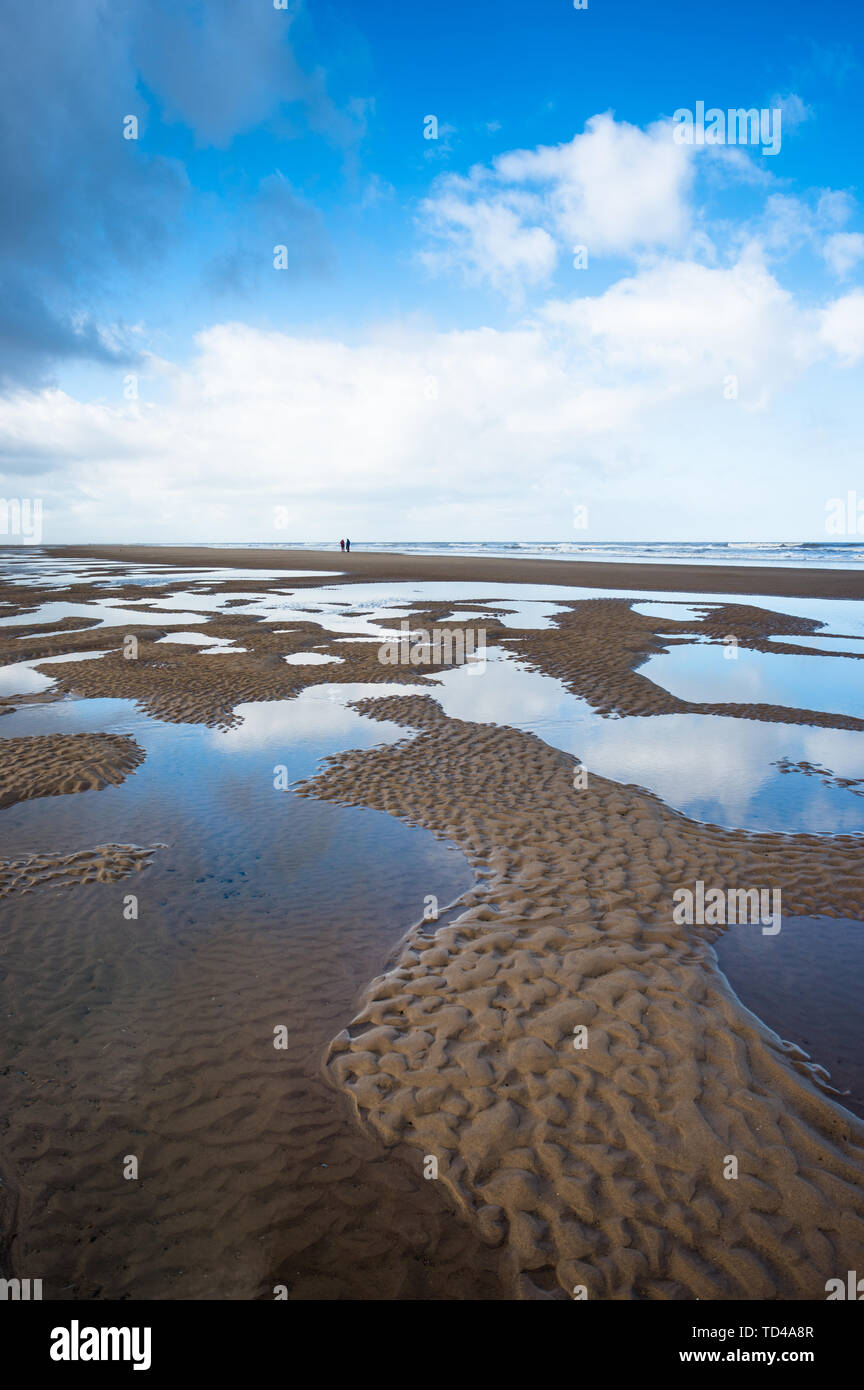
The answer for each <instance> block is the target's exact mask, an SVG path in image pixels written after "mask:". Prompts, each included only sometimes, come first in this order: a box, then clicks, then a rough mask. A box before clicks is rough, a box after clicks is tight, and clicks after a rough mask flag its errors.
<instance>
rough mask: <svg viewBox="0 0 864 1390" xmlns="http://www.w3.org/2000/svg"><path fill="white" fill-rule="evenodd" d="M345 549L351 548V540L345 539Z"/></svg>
mask: <svg viewBox="0 0 864 1390" xmlns="http://www.w3.org/2000/svg"><path fill="white" fill-rule="evenodd" d="M345 549H346V550H350V549H351V542H350V541H348V540H346V542H345Z"/></svg>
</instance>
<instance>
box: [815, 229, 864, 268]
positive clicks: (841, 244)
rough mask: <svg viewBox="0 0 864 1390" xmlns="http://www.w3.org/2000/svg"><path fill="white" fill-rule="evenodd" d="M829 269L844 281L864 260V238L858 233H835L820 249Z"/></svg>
mask: <svg viewBox="0 0 864 1390" xmlns="http://www.w3.org/2000/svg"><path fill="white" fill-rule="evenodd" d="M822 255H823V256H824V257H825V261H826V264H827V265H828V267H829V269H830V270H832V271H833V272H834V274H835V275H836V276H837V277H838V278H839V279H841V280H842V279H844V278H845V277H846V276H847V275H848V274H849V272H850V271H851V270H854V269H855V266H856V265H857V264H858V262H859V261H860V260H862V259H864V236H862V235H861V233H860V232H835V233H834V235H833V236H829V237H828V239H827V241H826V242H825V245H824V246H823V247H822Z"/></svg>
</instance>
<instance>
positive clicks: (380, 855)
mask: <svg viewBox="0 0 864 1390" xmlns="http://www.w3.org/2000/svg"><path fill="white" fill-rule="evenodd" d="M396 689H398V688H397V687H392V686H385V687H370V686H368V685H364V686H358V687H356V688H354V687H352V688H351V690H350V692H349V693H350V694H351V695H353V696H355V697H359V696H361V695H365V694H373V693H376V694H377V693H388V692H389V693H394V692H395V690H396ZM238 713H239V714H240V715H241V718H242V722H241V723H240V724H239V725H237V726H236V727H235V728H232V729H231V730H228V731H220V730H214V729H208V728H204V727H201V726H189V725H179V726H178V725H172V724H166V723H161V722H160V721H159V720H157V719H153V718H150V717H148V716H146V715H143V714H141V713H140V712H138V711H137V710H135V708H134V707H133V705H132V704H131V702H129V701H124V700H81V701H75V700H65V701H62V702H60V703H57V704H53V705H50V706H30V707H22V708H21V709H19V710H18V711H16V712H15V713H13V714H10V715H8V716H6V717H5V719H4V721H3V726H2V736H4V737H15V736H20V735H23V734H39V733H46V732H63V733H67V732H68V733H75V732H83V731H105V732H120V733H127V734H130V735H131V736H132V737H134V738H135V739H136V740H137V741H138V743H139V744H140V745H141V746H142V747H143V748H144V749H145V750H146V753H147V758H146V761H145V762H144V763H143V764H142V765H141V766H140V767H139V768H138V769H137V770H136V772H135V773H134V775H132V776H131V777H129V778H128V779H127V780H126V781H125V782H124V783H123V784H122V785H120V786H117V787H113V786H112V787H107V788H105V789H103V790H101V791H90V792H81V793H77V794H75V795H69V796H61V797H52V798H43V799H40V800H34V801H29V802H24V803H21V804H19V805H16V806H12V807H9V808H8V809H6V810H5V811H4V812H3V813H2V825H3V837H4V838H3V843H4V851H3V852H4V856H7V857H9V858H15V857H18V856H19V855H24V854H26V853H28V852H31V851H37V850H38V851H42V852H45V851H53V852H69V851H72V850H78V849H85V848H91V847H93V846H95V845H98V844H104V843H116V842H118V841H121V842H123V843H133V844H137V845H142V846H149V845H153V844H161V845H162V846H164V848H162V849H160V850H159V851H158V852H157V854H156V857H155V859H154V862H153V865H152V867H151V868H149V869H147V870H146V872H144V873H142V874H140V875H139V874H136V875H134V876H133V877H132V878H131V879H126V880H122V881H121V882H118V883H105V884H100V883H96V884H92V885H86V886H79V887H76V888H74V889H51V888H45V889H42V890H39V891H38V892H34V893H31V894H29V895H26V896H24V897H20V898H18V899H12V900H10V903H9V904H7V906H6V912H5V916H6V918H7V926H6V929H5V930H4V933H3V938H2V941H0V966H2V970H3V971H5V973H6V977H7V978H6V984H7V987H8V991H9V994H8V997H9V999H10V1001H12V1003H11V1010H10V1015H11V1016H9V1017H5V1018H4V1020H3V1032H4V1034H6V1037H5V1039H4V1043H3V1055H4V1057H5V1058H6V1059H8V1060H9V1062H10V1064H11V1066H12V1068H13V1071H14V1075H15V1077H16V1078H18V1080H17V1083H16V1084H18V1085H19V1086H20V1087H21V1088H22V1095H21V1097H20V1098H19V1097H18V1096H17V1093H16V1096H15V1097H13V1100H14V1101H15V1104H14V1105H13V1106H12V1107H11V1108H10V1109H11V1113H13V1115H14V1119H13V1121H12V1123H11V1124H10V1126H9V1128H8V1129H7V1132H6V1134H5V1135H4V1154H5V1156H6V1158H5V1160H4V1161H8V1163H11V1165H12V1171H13V1172H22V1171H25V1170H26V1174H27V1186H28V1192H29V1193H30V1194H31V1197H32V1198H33V1206H32V1216H31V1217H30V1218H28V1222H27V1223H25V1226H24V1229H23V1230H22V1231H21V1232H20V1233H19V1235H18V1248H19V1249H21V1250H22V1251H26V1257H27V1259H28V1261H29V1262H35V1264H36V1265H38V1267H39V1269H40V1271H41V1272H42V1277H43V1278H44V1280H45V1287H46V1290H48V1289H50V1290H51V1291H52V1292H51V1294H50V1295H49V1294H47V1293H46V1296H54V1297H56V1296H58V1295H57V1289H58V1288H63V1289H66V1288H69V1287H70V1286H71V1288H72V1293H71V1294H70V1293H64V1294H63V1295H62V1296H64V1297H70V1296H71V1297H76V1298H82V1297H93V1296H101V1297H112V1296H118V1295H126V1296H134V1297H175V1298H182V1297H208V1296H209V1297H237V1298H249V1297H262V1298H269V1299H272V1296H273V1285H274V1283H275V1282H286V1283H287V1284H288V1286H289V1297H291V1298H309V1297H326V1298H340V1297H350V1298H388V1297H395V1296H402V1297H411V1298H424V1297H431V1298H446V1297H462V1298H479V1297H486V1296H490V1297H502V1296H504V1294H503V1292H502V1287H501V1285H500V1284H499V1282H498V1274H497V1272H496V1271H497V1260H498V1256H497V1254H495V1253H494V1252H489V1251H487V1250H486V1249H485V1247H482V1246H480V1245H479V1244H478V1243H477V1242H476V1241H475V1239H474V1238H473V1236H472V1235H471V1233H470V1232H469V1231H468V1230H467V1228H466V1227H464V1226H463V1224H462V1223H461V1222H460V1221H459V1220H458V1219H457V1218H456V1217H455V1215H453V1214H452V1213H451V1212H450V1211H449V1210H448V1208H447V1207H446V1206H445V1205H443V1204H442V1201H441V1197H440V1194H437V1193H434V1192H432V1191H431V1189H432V1188H433V1186H434V1184H427V1183H424V1182H423V1180H422V1171H421V1170H420V1169H419V1168H417V1169H416V1171H415V1169H414V1168H411V1167H410V1166H409V1167H408V1168H407V1169H406V1168H404V1166H403V1164H402V1160H400V1159H399V1157H398V1156H396V1157H395V1158H394V1156H393V1155H391V1154H389V1153H383V1152H382V1151H381V1150H380V1148H379V1147H378V1146H377V1145H375V1144H374V1143H373V1142H372V1141H370V1140H367V1139H365V1138H364V1137H363V1136H362V1135H361V1134H360V1133H359V1131H358V1130H357V1126H356V1124H355V1122H354V1120H353V1117H352V1116H351V1115H350V1114H349V1110H348V1106H347V1104H346V1103H345V1102H344V1101H343V1098H342V1097H341V1096H339V1095H338V1093H336V1092H334V1091H333V1090H332V1089H331V1088H330V1087H329V1086H328V1085H327V1084H326V1083H325V1082H324V1081H323V1080H322V1079H321V1077H320V1075H319V1065H320V1058H321V1055H322V1052H323V1049H324V1048H325V1046H326V1044H327V1043H328V1041H329V1040H330V1039H331V1038H332V1037H333V1036H335V1034H336V1033H337V1032H339V1031H340V1029H341V1028H343V1027H344V1026H345V1025H346V1024H347V1023H348V1022H349V1021H350V1019H351V1017H352V1014H353V1012H354V1008H355V1001H356V998H357V995H358V992H359V991H360V990H361V989H362V988H363V987H364V986H365V985H366V984H367V983H368V981H369V980H370V979H372V978H373V977H374V976H375V975H376V974H378V973H379V972H380V970H381V969H382V967H383V965H384V964H385V962H386V960H387V958H388V957H389V956H390V955H391V953H392V952H393V950H394V949H395V947H396V944H397V939H398V935H399V933H400V930H404V929H407V927H408V926H409V925H410V924H411V923H412V922H417V921H419V920H420V918H421V917H422V915H423V911H424V907H425V901H424V900H425V898H426V896H427V895H428V894H434V895H435V896H436V897H437V898H438V901H439V904H440V906H441V907H442V908H443V907H444V906H446V904H448V903H449V902H450V901H451V900H452V899H454V898H455V897H457V896H458V895H459V894H460V893H461V892H463V891H464V890H465V889H466V888H468V887H469V886H470V885H471V884H472V883H473V875H472V873H471V871H470V869H469V868H468V865H467V863H466V861H465V859H464V857H463V856H462V855H461V854H460V853H458V852H456V851H454V850H453V849H452V847H449V846H447V845H446V844H445V843H443V842H441V841H439V840H436V839H435V838H434V837H433V836H432V835H431V833H429V832H427V831H424V830H420V829H416V828H411V827H408V826H406V825H404V824H402V823H401V822H400V821H397V820H395V819H393V818H391V817H390V816H388V815H386V814H385V813H383V812H380V811H373V810H369V809H366V808H362V807H361V808H352V807H341V806H335V805H331V804H330V803H326V802H319V801H316V800H315V799H313V798H304V797H299V796H297V795H296V794H295V793H293V792H292V791H291V790H281V789H280V788H281V787H283V786H285V785H286V784H288V785H290V783H292V782H293V781H295V780H296V779H297V778H299V777H304V776H308V775H310V774H311V773H312V772H314V770H315V767H316V765H317V763H318V760H319V759H320V758H321V757H322V756H324V755H326V754H329V753H334V752H337V751H340V750H342V749H345V748H351V747H354V748H357V747H371V746H373V745H379V744H381V743H387V742H392V741H394V740H396V739H401V738H404V737H405V730H403V729H401V728H397V727H396V726H394V725H389V724H385V723H381V722H378V721H373V720H370V719H367V718H364V717H363V716H361V715H359V714H358V713H357V712H356V711H353V710H349V709H347V708H345V706H344V704H342V703H340V702H339V701H337V700H336V699H334V698H331V696H330V694H329V693H328V692H322V691H321V690H320V689H319V690H313V691H307V692H303V694H301V695H300V696H299V697H298V698H297V699H295V700H292V701H279V702H273V703H267V704H260V703H256V704H251V705H242V706H240V707H239V708H238ZM129 894H134V895H135V898H136V900H137V917H136V918H135V919H134V920H126V917H125V915H124V905H125V904H127V903H128V896H127V895H129ZM37 981H38V987H37V985H36V983H35V982H37ZM283 1026H284V1029H285V1037H284V1047H281V1046H280V1048H279V1049H278V1050H277V1048H276V1045H275V1043H274V1032H275V1030H276V1029H281V1028H282V1027H283ZM46 1038H50V1039H51V1055H52V1058H57V1057H59V1058H63V1059H64V1061H63V1063H62V1066H60V1064H59V1063H56V1062H54V1061H52V1062H50V1063H49V1062H47V1061H46V1055H45V1043H46ZM58 1066H59V1074H60V1077H61V1078H62V1077H66V1078H67V1079H68V1082H69V1083H71V1088H70V1085H69V1084H65V1085H61V1086H60V1087H59V1089H58V1090H55V1089H54V1082H55V1080H56V1079H57V1074H58ZM28 1078H33V1079H38V1080H39V1081H40V1083H43V1085H44V1089H40V1091H39V1094H38V1100H39V1106H40V1114H41V1117H42V1118H41V1121H40V1123H41V1125H42V1128H43V1130H44V1131H45V1132H47V1131H48V1130H50V1129H52V1128H53V1129H56V1131H57V1133H58V1135H59V1134H62V1135H63V1136H64V1137H63V1147H64V1160H63V1184H64V1202H63V1209H62V1212H61V1211H60V1210H59V1209H55V1206H54V1205H53V1204H52V1202H51V1201H50V1200H49V1197H50V1192H51V1191H52V1190H53V1187H54V1186H55V1185H56V1152H55V1149H54V1147H53V1146H52V1145H48V1146H46V1145H44V1144H42V1143H39V1144H36V1145H35V1147H34V1143H33V1141H32V1140H31V1139H30V1137H29V1135H30V1130H29V1128H28V1125H29V1124H30V1114H29V1109H28V1107H29V1104H30V1102H31V1099H32V1095H31V1090H30V1087H31V1084H32V1083H31V1080H30V1079H28ZM52 1098H53V1103H54V1104H55V1105H56V1110H55V1111H54V1112H53V1118H52V1109H51V1107H52ZM118 1146H119V1147H118ZM124 1153H135V1154H139V1155H142V1162H144V1163H145V1164H146V1172H147V1183H146V1184H144V1185H143V1186H142V1189H141V1191H140V1192H136V1194H135V1195H134V1196H133V1197H131V1198H130V1197H129V1196H128V1195H127V1193H126V1192H123V1191H120V1190H119V1189H120V1188H122V1187H123V1184H118V1182H117V1181H116V1174H117V1172H119V1171H120V1169H119V1168H118V1166H117V1165H118V1163H119V1162H120V1160H121V1159H122V1155H123V1154H124ZM130 1202H131V1204H132V1205H131V1207H130ZM94 1203H95V1204H96V1208H98V1213H99V1215H98V1222H95V1223H94ZM178 1211H182V1213H183V1220H182V1223H180V1225H179V1226H178V1224H177V1221H176V1213H177V1212H178ZM130 1213H131V1214H130ZM118 1281H119V1282H118ZM97 1289H98V1290H99V1291H100V1292H99V1293H98V1295H97V1293H96V1290H97Z"/></svg>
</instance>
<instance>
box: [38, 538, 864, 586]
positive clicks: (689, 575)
mask: <svg viewBox="0 0 864 1390" xmlns="http://www.w3.org/2000/svg"><path fill="white" fill-rule="evenodd" d="M42 551H43V553H44V554H45V555H48V556H50V557H52V558H55V559H58V560H62V559H69V560H74V559H84V560H88V559H89V560H116V561H118V562H123V561H125V562H126V563H127V564H146V565H154V564H156V565H170V566H174V567H176V568H183V569H186V568H196V567H200V568H202V569H216V568H230V569H250V570H256V569H270V570H280V569H284V570H308V571H309V572H310V573H315V572H316V571H321V570H324V571H328V572H329V573H330V574H331V575H332V573H333V571H334V570H336V569H338V570H339V573H340V578H338V579H337V578H336V577H333V578H332V579H331V582H332V583H345V582H351V581H352V580H367V581H369V580H378V579H381V580H384V579H396V580H400V579H403V580H426V581H436V580H437V581H439V582H440V581H444V582H456V583H460V582H464V583H470V582H471V581H472V580H480V581H483V582H485V583H492V584H499V583H500V584H552V585H561V586H564V587H567V588H587V589H617V590H621V591H627V590H631V589H652V590H656V591H657V592H658V593H676V592H684V591H688V592H690V593H701V594H742V595H744V594H746V595H752V594H757V595H763V594H764V595H766V596H770V597H772V598H845V599H864V570H833V569H830V570H828V569H816V568H813V569H802V568H788V569H785V568H783V567H781V566H776V567H775V566H768V565H766V566H756V565H746V566H745V565H728V566H726V565H690V564H682V565H673V564H642V565H639V564H631V563H626V562H622V561H611V560H601V561H593V560H536V559H527V558H524V557H523V558H519V559H512V560H511V559H501V558H498V557H495V556H486V555H461V556H460V555H405V554H400V553H399V552H395V551H394V552H387V551H376V552H375V553H374V554H373V553H365V552H364V551H363V550H357V551H354V550H352V551H351V553H350V554H349V555H343V554H342V553H341V552H340V551H336V552H335V553H334V552H333V551H332V550H229V549H224V550H223V549H219V548H218V547H215V546H214V547H212V548H211V547H208V546H185V545H184V546H155V545H52V546H43V547H42Z"/></svg>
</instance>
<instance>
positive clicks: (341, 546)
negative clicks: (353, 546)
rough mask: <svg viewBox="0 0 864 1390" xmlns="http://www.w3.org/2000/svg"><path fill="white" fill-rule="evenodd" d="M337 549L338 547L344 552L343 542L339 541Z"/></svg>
mask: <svg viewBox="0 0 864 1390" xmlns="http://www.w3.org/2000/svg"><path fill="white" fill-rule="evenodd" d="M339 547H340V549H341V550H344V549H345V542H344V541H340V542H339Z"/></svg>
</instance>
